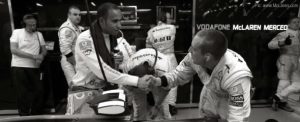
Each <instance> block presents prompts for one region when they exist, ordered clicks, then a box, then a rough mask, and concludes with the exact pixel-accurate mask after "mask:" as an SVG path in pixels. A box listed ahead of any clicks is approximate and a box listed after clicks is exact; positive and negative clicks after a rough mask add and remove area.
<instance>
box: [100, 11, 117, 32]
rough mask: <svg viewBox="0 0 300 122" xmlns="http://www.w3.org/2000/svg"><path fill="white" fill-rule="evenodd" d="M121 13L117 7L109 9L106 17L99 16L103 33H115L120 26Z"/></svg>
mask: <svg viewBox="0 0 300 122" xmlns="http://www.w3.org/2000/svg"><path fill="white" fill-rule="evenodd" d="M121 19H122V13H121V10H119V9H111V10H109V11H108V13H107V16H106V18H105V17H101V18H100V25H101V27H102V30H103V32H104V33H107V34H110V35H114V36H115V35H117V34H118V33H119V30H120V28H121Z"/></svg>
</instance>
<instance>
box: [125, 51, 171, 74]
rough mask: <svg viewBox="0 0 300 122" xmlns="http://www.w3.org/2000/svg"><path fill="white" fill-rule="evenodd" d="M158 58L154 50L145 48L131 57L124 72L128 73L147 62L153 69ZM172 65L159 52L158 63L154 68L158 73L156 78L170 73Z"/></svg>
mask: <svg viewBox="0 0 300 122" xmlns="http://www.w3.org/2000/svg"><path fill="white" fill-rule="evenodd" d="M155 58H156V52H155V50H154V49H153V48H145V49H141V50H139V51H137V52H136V53H134V54H133V55H131V57H130V58H129V59H128V60H127V61H126V62H125V63H124V68H123V71H124V72H128V71H130V70H131V69H133V68H134V67H136V66H138V65H140V64H142V63H144V62H145V61H147V62H148V63H149V64H150V66H151V67H153V65H154V62H155ZM169 65H170V63H169V60H168V58H167V57H166V56H165V55H164V54H162V53H160V52H157V61H156V64H155V66H154V70H155V73H156V76H161V75H163V74H165V73H166V72H168V71H170V66H169Z"/></svg>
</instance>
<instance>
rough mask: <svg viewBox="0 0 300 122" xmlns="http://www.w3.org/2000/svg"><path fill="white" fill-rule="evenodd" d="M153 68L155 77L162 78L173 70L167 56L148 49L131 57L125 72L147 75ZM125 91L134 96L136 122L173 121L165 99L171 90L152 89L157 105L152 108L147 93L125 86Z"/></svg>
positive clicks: (134, 118) (124, 68)
mask: <svg viewBox="0 0 300 122" xmlns="http://www.w3.org/2000/svg"><path fill="white" fill-rule="evenodd" d="M155 60H156V63H155ZM151 67H152V68H153V69H154V71H155V72H154V73H155V74H154V75H155V76H162V75H163V74H164V73H166V72H168V71H170V70H171V69H172V68H171V66H170V63H169V60H168V57H167V56H166V55H164V54H162V53H160V52H158V51H157V54H156V51H155V49H152V48H146V49H142V50H139V51H138V52H136V53H135V54H133V55H131V57H130V58H129V59H128V60H126V61H125V62H124V67H123V71H124V72H126V73H128V74H132V75H145V74H147V71H146V70H147V69H149V68H151ZM125 89H126V90H127V91H128V92H129V95H132V96H133V109H134V112H133V120H134V121H143V120H149V119H171V115H170V112H169V105H168V99H165V98H166V96H167V95H168V93H169V90H165V89H162V88H160V87H153V88H151V89H150V91H151V92H152V93H153V97H154V102H155V105H154V106H152V107H150V106H149V105H148V103H147V92H146V91H143V90H141V89H138V88H134V87H129V86H125ZM149 108H151V109H149ZM155 109H156V110H155ZM149 110H150V111H149Z"/></svg>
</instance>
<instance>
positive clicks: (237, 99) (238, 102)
mask: <svg viewBox="0 0 300 122" xmlns="http://www.w3.org/2000/svg"><path fill="white" fill-rule="evenodd" d="M230 105H233V106H237V107H243V105H244V96H243V95H237V96H230Z"/></svg>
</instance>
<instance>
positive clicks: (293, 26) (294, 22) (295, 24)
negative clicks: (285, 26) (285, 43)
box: [289, 18, 300, 30]
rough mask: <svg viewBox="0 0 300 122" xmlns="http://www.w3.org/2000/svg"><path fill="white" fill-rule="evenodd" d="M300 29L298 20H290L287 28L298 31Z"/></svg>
mask: <svg viewBox="0 0 300 122" xmlns="http://www.w3.org/2000/svg"><path fill="white" fill-rule="evenodd" d="M299 27H300V20H299V19H298V18H295V19H292V20H291V22H290V24H289V28H290V29H292V30H299Z"/></svg>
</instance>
